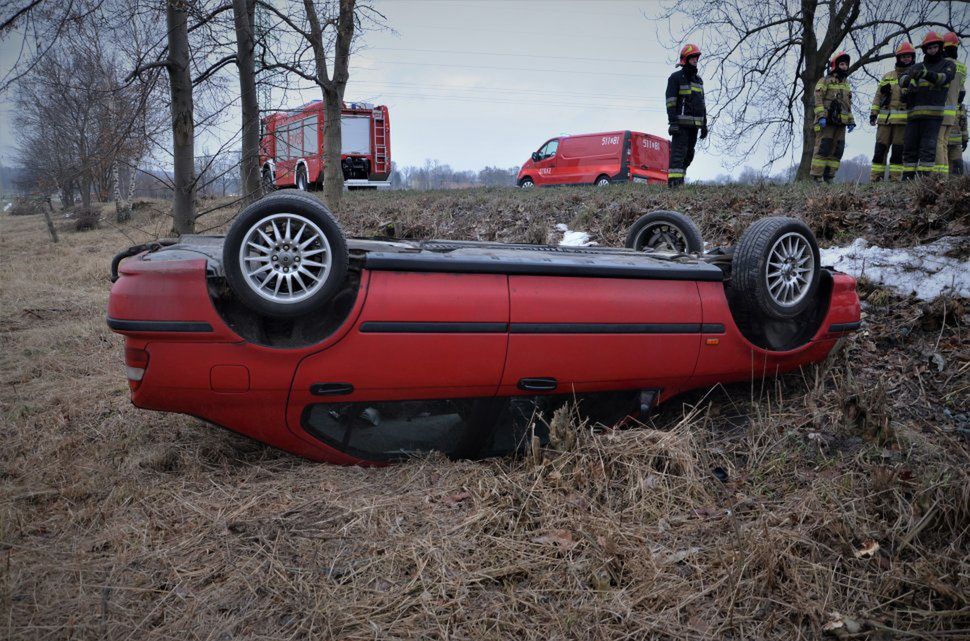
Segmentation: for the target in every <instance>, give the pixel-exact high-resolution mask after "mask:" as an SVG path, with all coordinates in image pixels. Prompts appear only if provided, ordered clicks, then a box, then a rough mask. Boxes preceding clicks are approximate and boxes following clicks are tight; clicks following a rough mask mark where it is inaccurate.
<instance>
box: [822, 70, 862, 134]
mask: <svg viewBox="0 0 970 641" xmlns="http://www.w3.org/2000/svg"><path fill="white" fill-rule="evenodd" d="M836 111H837V112H838V118H837V120H838V122H833V121H832V114H833V112H836ZM820 118H825V119H826V120H827V121H828V124H830V125H854V124H855V118H853V117H852V87H850V86H849V82H848V80H842V79H839V78H838V77H837V76H835V75H834V74H833V75H830V76H825V77H824V78H822V79H820V80H819V81H818V82H817V83H816V84H815V125H816V126H818V121H819V119H820Z"/></svg>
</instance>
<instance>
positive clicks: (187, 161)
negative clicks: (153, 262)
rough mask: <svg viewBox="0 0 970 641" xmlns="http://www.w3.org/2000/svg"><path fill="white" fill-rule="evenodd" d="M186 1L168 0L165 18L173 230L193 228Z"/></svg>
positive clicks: (192, 128)
mask: <svg viewBox="0 0 970 641" xmlns="http://www.w3.org/2000/svg"><path fill="white" fill-rule="evenodd" d="M185 6H186V5H185V4H183V3H182V2H179V0H169V1H168V3H167V6H166V11H165V18H166V22H167V27H168V51H169V67H168V80H169V86H170V88H171V92H172V151H173V156H174V171H175V202H174V204H173V206H172V218H173V224H172V231H173V232H175V233H176V234H179V235H182V234H191V233H193V232H194V231H195V205H194V203H193V201H194V199H195V123H194V122H193V105H192V74H191V69H190V68H189V32H188V19H187V15H186V13H185Z"/></svg>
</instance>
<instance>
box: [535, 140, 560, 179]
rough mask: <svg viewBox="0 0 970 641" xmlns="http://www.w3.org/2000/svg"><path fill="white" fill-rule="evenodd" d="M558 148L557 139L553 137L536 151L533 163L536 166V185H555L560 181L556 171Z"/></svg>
mask: <svg viewBox="0 0 970 641" xmlns="http://www.w3.org/2000/svg"><path fill="white" fill-rule="evenodd" d="M558 148H559V139H558V138H553V139H552V140H549V141H547V142H546V144H544V145H543V146H542V147H540V148H539V151H537V152H536V156H535V159H534V160H533V164H534V165H535V168H536V178H535V180H536V185H555V184H557V183H558V182H561V180H560V176H559V175H558V174H557V173H556V164H557V162H558V157H557V154H556V152H557V150H558Z"/></svg>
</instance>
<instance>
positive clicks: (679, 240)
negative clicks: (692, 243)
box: [635, 221, 687, 254]
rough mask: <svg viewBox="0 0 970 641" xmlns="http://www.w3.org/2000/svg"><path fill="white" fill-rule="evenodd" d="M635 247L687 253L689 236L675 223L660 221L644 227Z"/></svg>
mask: <svg viewBox="0 0 970 641" xmlns="http://www.w3.org/2000/svg"><path fill="white" fill-rule="evenodd" d="M635 247H636V248H637V249H638V250H640V251H642V250H644V249H655V250H660V251H675V252H680V253H683V254H686V253H687V236H685V235H684V233H683V232H682V231H681V230H680V229H678V228H677V227H676V226H675V225H671V224H670V223H667V222H663V221H658V222H655V223H650V224H649V225H647V226H646V227H644V228H643V230H642V231H641V232H640V235H639V236H638V237H637V242H636V244H635Z"/></svg>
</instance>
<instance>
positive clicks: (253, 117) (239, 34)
mask: <svg viewBox="0 0 970 641" xmlns="http://www.w3.org/2000/svg"><path fill="white" fill-rule="evenodd" d="M255 11H256V3H255V1H254V0H232V14H233V19H234V21H235V24H236V66H237V67H238V69H239V95H240V98H241V101H242V157H241V158H240V166H239V169H240V174H241V178H242V196H243V198H244V199H245V201H249V200H255V199H256V198H258V197H259V189H260V180H259V99H258V94H257V93H256V66H255V62H254V60H253V55H254V51H255V43H254V41H253V20H254V16H255Z"/></svg>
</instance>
